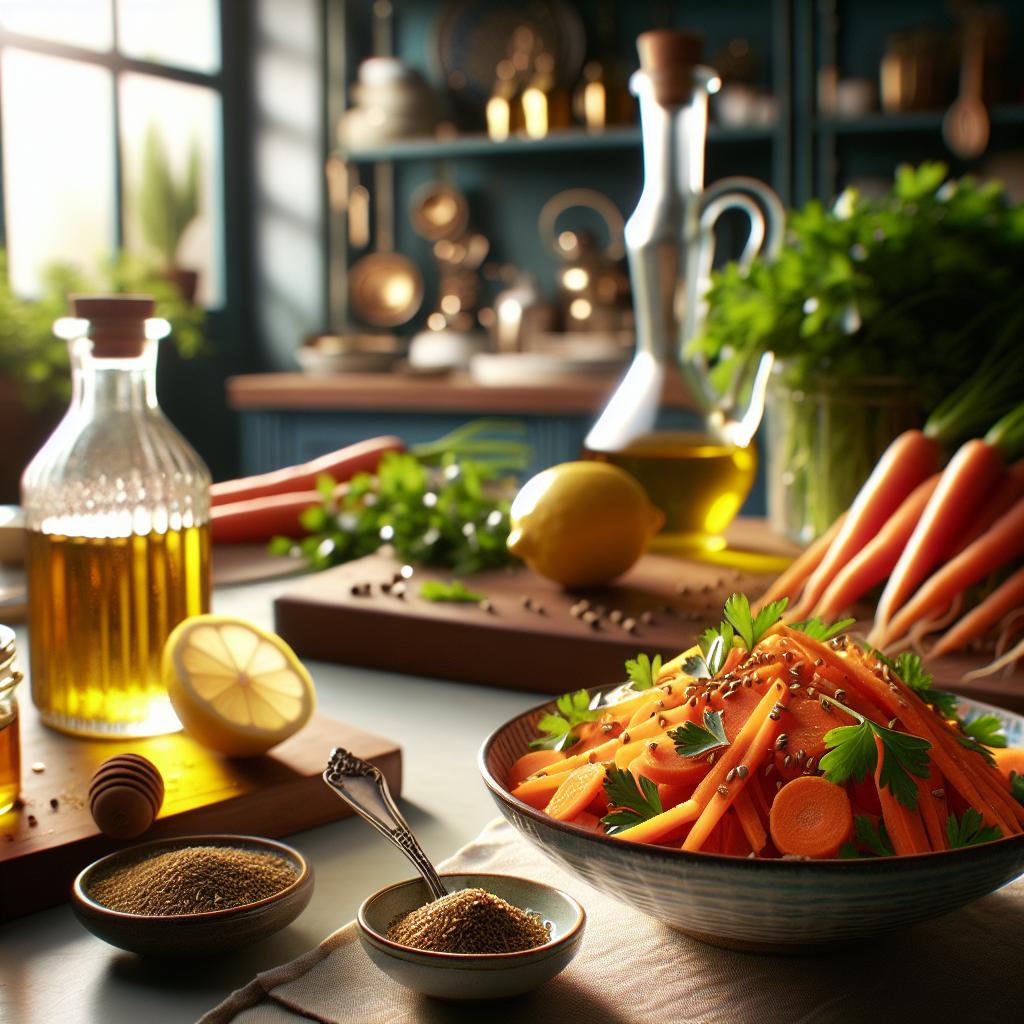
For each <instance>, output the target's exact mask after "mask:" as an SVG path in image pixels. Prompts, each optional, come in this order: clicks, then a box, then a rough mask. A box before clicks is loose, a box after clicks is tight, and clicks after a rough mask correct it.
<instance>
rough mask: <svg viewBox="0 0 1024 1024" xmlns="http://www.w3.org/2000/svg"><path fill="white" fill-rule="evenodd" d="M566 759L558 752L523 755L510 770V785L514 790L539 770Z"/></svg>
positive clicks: (538, 752)
mask: <svg viewBox="0 0 1024 1024" xmlns="http://www.w3.org/2000/svg"><path fill="white" fill-rule="evenodd" d="M564 759H565V754H563V753H561V752H560V751H558V750H531V751H530V752H529V753H528V754H523V756H522V757H520V758H518V759H517V760H515V761H513V762H512V766H511V767H510V768H509V770H508V785H509V787H510V788H512V789H514V788H515V787H516V786H518V785H519V783H520V782H525V781H526V779H528V778H529V777H530V776H531V775H533V773H534V772H535V771H537V770H538V769H540V768H545V767H547V766H548V765H549V764H555V763H556V762H558V761H563V760H564Z"/></svg>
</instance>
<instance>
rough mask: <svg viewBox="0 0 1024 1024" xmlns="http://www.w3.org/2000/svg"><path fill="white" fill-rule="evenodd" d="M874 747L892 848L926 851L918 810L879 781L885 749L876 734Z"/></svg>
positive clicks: (929, 846) (895, 849)
mask: <svg viewBox="0 0 1024 1024" xmlns="http://www.w3.org/2000/svg"><path fill="white" fill-rule="evenodd" d="M875 749H876V750H877V752H878V756H877V763H876V765H875V788H876V789H877V790H878V799H879V801H881V804H882V818H883V819H884V820H885V829H886V831H887V832H888V833H889V838H890V839H891V840H892V848H893V850H894V851H895V852H896V853H898V854H900V855H901V856H902V855H904V854H912V853H927V852H928V851H929V850H930V849H931V845H930V844H929V842H928V836H927V834H926V833H925V829H924V825H923V824H922V822H921V814H920V812H919V811H912V810H911V809H910V808H909V807H904V806H903V804H901V803H900V802H899V800H897V799H896V797H894V796H893V795H892V790H891V789H889V787H888V786H883V785H882V783H881V782H880V781H879V780H880V778H881V774H882V758H883V757H884V756H885V751H884V748H883V747H882V741H881V740H880V739H879V738H878V737H877V736H876V737H875ZM773 834H774V833H773Z"/></svg>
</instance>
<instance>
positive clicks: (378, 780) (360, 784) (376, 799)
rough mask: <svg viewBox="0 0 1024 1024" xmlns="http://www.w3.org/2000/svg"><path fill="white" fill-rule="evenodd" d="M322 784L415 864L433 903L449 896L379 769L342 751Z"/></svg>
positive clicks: (336, 753)
mask: <svg viewBox="0 0 1024 1024" xmlns="http://www.w3.org/2000/svg"><path fill="white" fill-rule="evenodd" d="M323 780H324V782H326V783H327V785H328V786H330V787H331V789H333V790H334V792H335V793H337V794H338V796H340V797H341V799H342V800H344V801H345V803H347V804H348V805H349V806H350V807H351V808H352V809H353V810H354V811H355V812H356V814H358V815H359V816H360V817H361V818H364V819H365V820H366V821H368V822H369V823H370V824H371V825H372V826H373V827H374V828H375V829H376V830H377V831H378V832H380V833H381V834H382V835H383V836H384V837H385V838H387V839H390V840H391V842H392V843H394V844H395V846H397V847H398V848H399V849H400V850H401V851H402V853H404V854H405V855H406V857H408V858H409V860H411V861H412V863H413V865H414V866H415V868H416V870H417V871H419V873H420V874H421V875H422V876H423V878H424V880H425V881H426V883H427V886H428V888H429V889H430V891H431V893H432V894H433V897H434V899H440V898H441V897H442V896H447V895H448V890H447V889H446V888H445V887H444V883H443V882H442V881H441V879H440V878H439V877H438V874H437V872H436V871H435V870H434V865H433V864H431V863H430V859H429V858H428V857H427V855H426V854H425V853H424V852H423V848H422V847H421V846H420V844H419V843H418V842H417V841H416V837H415V836H414V835H413V834H412V829H411V828H409V825H408V823H407V822H406V820H405V818H403V817H402V812H401V811H400V810H399V809H398V807H397V806H396V805H395V801H394V800H393V799H392V797H391V792H390V790H389V789H388V784H387V780H386V779H385V778H384V776H383V774H382V773H381V770H380V769H379V768H378V767H376V765H372V764H370V762H369V761H364V760H363V759H362V758H361V757H357V756H356V755H355V754H353V753H351V752H350V751H348V750H345V749H344V748H343V747H335V748H334V750H332V751H331V759H330V761H329V762H328V763H327V770H326V771H325V772H324V774H323Z"/></svg>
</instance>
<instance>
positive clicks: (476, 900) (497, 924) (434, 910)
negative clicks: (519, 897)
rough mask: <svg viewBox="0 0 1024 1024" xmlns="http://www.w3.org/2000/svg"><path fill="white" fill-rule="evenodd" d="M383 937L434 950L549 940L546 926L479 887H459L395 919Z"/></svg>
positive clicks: (494, 949) (509, 948)
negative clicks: (456, 890)
mask: <svg viewBox="0 0 1024 1024" xmlns="http://www.w3.org/2000/svg"><path fill="white" fill-rule="evenodd" d="M387 938H388V939H390V940H391V941H392V942H397V943H400V944H401V945H403V946H409V947H411V948H412V949H425V950H430V951H432V952H435V953H483V954H486V953H518V952H520V951H522V950H524V949H535V948H536V947H537V946H542V945H544V943H545V942H549V941H550V939H551V927H550V925H546V924H545V923H544V922H543V921H541V919H540V917H539V916H538V915H537V914H533V913H530V911H528V910H521V909H520V908H519V907H516V906H513V905H512V904H511V903H509V902H508V901H507V900H503V899H501V897H500V896H495V895H494V894H493V893H489V892H487V891H486V890H485V889H460V890H459V891H458V892H452V893H449V894H448V895H447V896H442V897H441V899H439V900H434V901H433V902H432V903H427V904H426V905H425V906H422V907H420V908H419V909H418V910H414V911H412V912H411V913H409V914H404V915H402V916H401V917H398V918H396V919H395V920H394V921H392V922H391V924H390V925H388V930H387Z"/></svg>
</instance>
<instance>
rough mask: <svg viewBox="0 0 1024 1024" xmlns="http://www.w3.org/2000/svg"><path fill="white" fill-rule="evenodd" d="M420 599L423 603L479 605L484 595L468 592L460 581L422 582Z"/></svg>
mask: <svg viewBox="0 0 1024 1024" xmlns="http://www.w3.org/2000/svg"><path fill="white" fill-rule="evenodd" d="M419 594H420V597H422V598H423V599H424V600H425V601H453V602H455V603H457V604H479V603H480V602H481V601H483V600H485V599H486V597H487V595H486V594H478V593H477V592H476V591H475V590H470V589H469V588H468V587H467V586H466V585H465V584H464V583H463V582H462V581H461V580H452V581H451V583H442V582H441V581H440V580H424V581H423V583H421V584H420V590H419Z"/></svg>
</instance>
